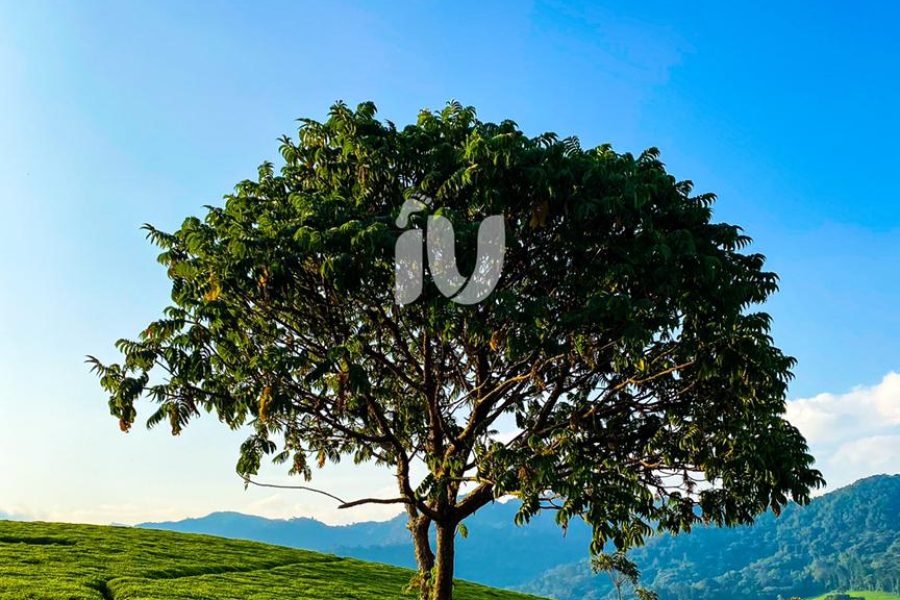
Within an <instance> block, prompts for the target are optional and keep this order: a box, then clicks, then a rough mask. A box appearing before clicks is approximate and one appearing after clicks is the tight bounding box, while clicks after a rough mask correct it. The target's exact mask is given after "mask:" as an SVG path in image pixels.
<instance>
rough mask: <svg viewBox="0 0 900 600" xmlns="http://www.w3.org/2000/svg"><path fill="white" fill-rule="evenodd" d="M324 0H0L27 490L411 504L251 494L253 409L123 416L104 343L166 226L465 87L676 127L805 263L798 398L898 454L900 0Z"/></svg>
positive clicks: (106, 502)
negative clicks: (346, 135) (103, 383)
mask: <svg viewBox="0 0 900 600" xmlns="http://www.w3.org/2000/svg"><path fill="white" fill-rule="evenodd" d="M296 4H297V5H295V3H293V2H284V3H260V4H258V5H257V4H255V3H240V4H238V3H233V4H229V3H224V2H153V3H139V2H124V3H123V2H118V3H112V2H109V3H107V2H89V1H84V2H69V3H64V2H38V1H35V2H14V1H13V0H0V182H2V184H0V218H2V220H0V228H2V230H0V473H3V476H2V477H0V512H5V513H8V514H14V515H19V516H23V517H28V518H44V519H53V520H68V521H89V522H98V523H109V522H124V523H133V522H138V521H142V520H148V519H162V518H175V517H184V516H188V515H201V514H205V513H207V512H210V511H213V510H225V509H229V510H240V511H243V512H251V513H257V514H262V515H267V516H300V515H312V516H317V517H319V518H321V519H323V520H326V521H329V522H347V521H354V520H360V519H367V518H385V517H387V516H390V515H391V514H393V512H394V511H395V509H393V508H390V507H387V508H385V507H382V508H378V507H373V508H370V509H358V510H356V511H355V512H353V513H346V512H344V513H339V512H338V511H337V510H335V508H334V506H333V505H332V504H329V503H328V502H325V501H320V500H319V499H318V498H316V497H310V496H308V495H304V494H302V493H299V492H275V491H273V490H249V491H246V492H245V491H244V490H243V486H242V485H241V483H240V481H239V479H238V478H237V477H236V475H235V474H234V463H235V459H236V456H237V445H238V443H239V441H240V440H241V439H242V435H241V434H240V433H233V432H228V431H224V430H222V429H221V428H220V426H219V425H218V423H217V422H215V421H214V420H212V421H201V422H197V423H195V424H194V425H193V426H192V427H190V428H188V430H187V431H186V432H185V433H184V434H183V435H182V436H181V437H180V438H177V439H175V438H171V437H170V436H169V435H168V432H167V431H165V430H164V429H158V430H153V431H149V432H148V431H145V430H143V429H141V428H137V430H135V431H134V432H132V433H130V434H128V435H127V436H126V435H124V434H121V433H120V432H119V431H118V428H117V427H116V422H115V420H114V419H113V418H111V417H109V416H108V411H107V407H106V402H105V397H104V394H103V393H102V392H101V390H100V389H99V386H98V385H97V382H96V380H95V379H94V377H93V376H92V375H91V374H90V373H89V372H88V369H87V368H86V366H85V365H84V363H83V359H84V355H85V354H88V353H91V354H96V355H98V356H99V357H101V358H102V359H110V358H113V357H114V352H113V347H112V343H113V341H114V340H115V339H117V338H118V337H123V336H132V335H134V334H135V333H136V332H137V331H139V330H140V328H141V327H142V326H143V325H145V324H146V323H147V322H149V321H150V320H151V319H153V318H155V317H156V316H157V315H158V313H159V311H160V309H161V308H162V307H163V306H164V303H165V302H166V299H167V294H168V285H167V280H166V278H165V275H164V273H163V270H162V269H161V268H160V267H159V266H158V265H157V264H156V262H155V256H156V250H155V249H154V248H153V247H151V246H150V245H149V244H148V243H147V242H146V241H145V240H144V238H143V235H142V233H141V232H140V231H139V226H140V225H141V224H142V223H144V222H150V223H153V224H155V225H157V226H159V227H161V228H163V229H167V228H168V229H171V228H174V227H176V226H177V225H178V224H179V223H180V222H181V220H182V219H183V218H184V217H186V216H188V215H192V214H198V213H199V212H200V211H201V206H202V205H204V204H212V203H217V202H219V201H220V200H221V197H222V195H223V194H225V193H227V192H228V191H230V190H231V188H232V187H233V185H234V184H235V183H237V182H238V181H239V180H241V179H244V178H246V177H251V176H254V174H255V170H256V166H257V165H258V164H259V163H260V162H262V161H263V160H273V161H277V159H278V153H277V142H276V138H277V137H278V136H279V135H281V134H283V133H288V134H292V133H294V131H295V127H296V124H295V121H294V120H295V119H296V118H298V117H306V116H310V117H315V118H322V117H324V116H325V114H326V111H327V109H328V106H329V105H330V104H331V103H332V102H333V101H335V100H338V99H343V100H345V101H347V102H348V103H350V104H356V103H357V102H360V101H363V100H368V99H371V100H374V101H375V102H376V104H377V105H378V107H379V109H380V114H381V115H382V116H383V117H384V118H389V119H391V120H393V121H395V122H396V123H398V124H401V125H402V124H405V123H408V122H410V121H412V120H414V119H415V116H416V113H417V112H418V110H419V109H421V108H424V107H429V108H441V107H442V106H443V104H444V103H445V102H446V101H447V100H449V99H458V100H459V101H461V102H463V103H464V104H471V105H474V106H475V107H477V109H478V111H479V115H480V117H481V118H482V119H485V120H499V119H504V118H511V119H513V120H515V121H517V122H518V123H519V125H520V126H521V127H522V128H524V129H525V131H527V132H528V133H531V134H539V133H541V132H544V131H548V130H551V131H556V132H558V133H560V134H562V135H572V134H574V135H578V136H579V137H580V138H581V139H582V143H583V145H585V146H587V145H596V144H600V143H603V142H611V143H612V144H613V145H614V146H615V148H616V149H618V150H620V151H632V152H635V153H637V152H640V151H641V150H642V149H644V148H646V147H648V146H657V147H659V148H660V149H661V150H662V153H663V154H662V156H663V160H664V161H665V162H666V163H667V165H668V166H669V168H670V170H671V171H672V172H673V173H674V174H675V175H676V176H677V177H679V178H681V179H691V180H693V181H694V182H695V185H696V187H695V189H696V190H698V191H712V192H716V193H717V194H718V195H719V197H720V200H719V203H718V204H717V208H716V218H717V219H721V220H727V221H731V222H735V223H738V224H741V225H743V226H745V228H746V229H747V232H748V233H749V234H750V235H751V236H753V237H754V239H755V240H756V243H755V247H754V249H755V250H757V251H760V252H763V253H764V254H766V255H767V256H769V258H770V262H769V266H770V267H771V268H772V269H773V270H775V271H777V272H778V273H780V274H781V276H782V291H781V292H780V294H779V295H778V296H777V298H776V299H774V300H773V301H772V302H771V303H770V305H769V306H768V307H767V309H768V310H769V311H770V312H772V313H773V315H774V316H775V323H776V341H777V343H778V344H779V345H780V346H781V347H782V348H784V349H785V350H786V351H787V352H788V353H790V354H792V355H794V356H796V357H797V358H798V359H799V361H800V362H799V366H798V367H797V369H796V375H797V378H796V380H795V382H794V383H793V385H792V387H791V399H792V402H791V403H790V407H789V411H790V412H789V414H790V418H791V419H792V420H793V421H794V422H795V423H797V424H798V426H800V427H801V429H802V430H803V431H804V433H806V434H807V436H808V437H809V439H810V440H811V442H812V444H813V448H814V450H815V451H816V454H817V456H818V458H819V464H820V467H821V468H822V469H823V470H824V471H825V474H826V476H827V477H828V478H829V480H830V482H831V484H832V486H837V485H841V484H844V483H848V482H849V481H852V480H853V479H855V478H857V477H860V476H864V475H868V474H873V473H879V472H892V473H896V472H898V471H900V375H896V374H894V372H895V371H900V336H898V333H900V311H898V301H900V215H898V212H897V208H898V206H900V184H898V181H900V178H898V169H897V166H896V157H895V156H894V155H895V146H896V144H897V143H898V138H900V116H898V112H897V110H898V109H897V107H898V106H900V45H898V43H897V41H896V23H897V21H898V19H900V5H897V4H895V3H890V2H881V3H877V2H873V3H865V4H864V5H859V6H853V7H851V6H850V5H849V4H846V3H838V2H822V3H815V4H814V3H797V4H796V5H795V6H794V7H793V8H792V7H786V6H783V5H781V3H779V5H777V6H776V3H770V4H769V7H768V8H763V9H760V8H758V7H754V8H746V9H743V8H735V7H730V6H729V7H726V6H722V5H721V4H714V3H712V2H709V3H706V2H697V3H691V4H690V8H684V7H679V8H675V7H672V6H669V5H668V4H669V3H665V2H641V3H628V4H627V6H626V4H625V3H616V4H615V5H614V4H613V3H608V4H607V3H604V4H605V5H601V6H595V5H594V4H595V3H589V2H585V3H584V4H583V5H579V4H574V3H572V4H568V3H554V2H536V3H527V2H522V3H517V4H513V3H511V2H509V3H487V2H455V3H453V4H452V5H451V4H446V5H444V4H439V3H437V2H419V3H415V4H413V3H409V4H404V5H401V4H400V3H393V2H368V3H363V2H360V3H357V4H350V3H340V2H332V3H327V5H326V6H324V7H323V6H317V5H314V4H312V3H302V4H301V3H296ZM323 4H324V3H323ZM146 414H147V411H145V412H144V416H146ZM265 476H266V477H268V478H269V479H270V480H272V481H287V479H286V478H284V477H283V475H282V473H281V472H280V471H278V470H274V469H269V470H268V471H266V472H265ZM316 481H317V483H318V485H320V486H322V487H325V488H328V489H329V490H330V491H333V492H335V493H337V494H338V495H341V496H346V497H350V498H352V497H356V496H361V495H364V494H368V493H377V492H378V491H379V490H382V489H390V488H391V486H392V482H391V479H390V477H389V476H388V475H387V474H385V473H382V472H379V471H376V470H374V469H366V470H364V471H362V472H360V471H358V470H354V469H353V468H352V467H343V466H342V467H338V468H334V467H327V468H326V470H325V471H324V472H322V473H321V475H320V476H319V475H317V480H316Z"/></svg>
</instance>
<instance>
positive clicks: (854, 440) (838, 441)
mask: <svg viewBox="0 0 900 600" xmlns="http://www.w3.org/2000/svg"><path fill="white" fill-rule="evenodd" d="M787 418H788V420H789V421H790V422H791V423H793V424H794V425H795V426H796V427H797V428H798V429H799V430H800V431H801V432H802V433H803V435H804V436H806V439H807V441H808V442H809V443H810V447H811V449H812V452H813V455H814V456H815V457H816V458H817V466H818V468H820V469H821V470H822V472H823V473H824V475H825V478H826V480H827V481H828V487H829V488H830V489H834V488H836V487H840V486H842V485H846V484H848V483H852V482H853V481H855V480H857V479H859V478H861V477H866V476H868V475H875V474H879V473H897V472H900V374H898V373H895V372H893V371H892V372H890V373H888V374H887V375H885V376H884V378H883V379H882V380H881V382H880V383H878V384H877V385H873V386H858V387H856V388H854V389H853V390H851V391H849V392H846V393H843V394H832V393H823V394H818V395H817V396H813V397H811V398H800V399H797V400H793V401H791V402H788V406H787Z"/></svg>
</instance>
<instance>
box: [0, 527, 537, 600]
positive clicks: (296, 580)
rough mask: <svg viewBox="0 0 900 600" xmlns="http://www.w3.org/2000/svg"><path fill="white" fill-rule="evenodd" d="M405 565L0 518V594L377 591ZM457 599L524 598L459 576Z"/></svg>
mask: <svg viewBox="0 0 900 600" xmlns="http://www.w3.org/2000/svg"><path fill="white" fill-rule="evenodd" d="M411 576H412V573H411V572H410V571H407V570H404V569H398V568H395V567H389V566H385V565H379V564H374V563H366V562H362V561H358V560H353V559H346V558H339V557H336V556H331V555H327V554H319V553H316V552H307V551H304V550H295V549H291V548H283V547H280V546H269V545H266V544H258V543H255V542H244V541H237V540H226V539H222V538H216V537H211V536H204V535H188V534H181V533H171V532H166V531H153V530H145V529H130V528H125V527H98V526H93V525H66V524H60V523H19V522H10V521H0V600H287V599H290V600H332V599H351V598H352V599H355V600H380V599H383V598H413V597H414V596H413V595H410V594H404V593H403V588H404V587H405V586H406V585H407V584H408V583H409V580H410V577H411ZM454 596H455V597H458V598H460V599H461V600H526V599H527V598H533V596H524V595H521V594H515V593H512V592H506V591H500V590H494V589H490V588H486V587H483V586H479V585H475V584H471V583H466V582H460V583H459V584H458V585H457V588H456V593H455V594H454Z"/></svg>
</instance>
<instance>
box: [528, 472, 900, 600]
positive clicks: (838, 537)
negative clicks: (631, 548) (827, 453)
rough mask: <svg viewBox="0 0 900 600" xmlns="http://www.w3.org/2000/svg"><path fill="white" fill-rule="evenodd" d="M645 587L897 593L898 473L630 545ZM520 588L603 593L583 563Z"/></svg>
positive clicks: (770, 595)
mask: <svg viewBox="0 0 900 600" xmlns="http://www.w3.org/2000/svg"><path fill="white" fill-rule="evenodd" d="M633 558H634V560H635V561H636V562H637V563H638V564H639V565H640V567H641V569H642V572H643V574H644V584H645V585H647V586H648V587H650V588H652V589H654V590H655V591H657V592H658V593H659V594H660V598H661V599H663V600H667V599H671V600H704V599H709V600H712V599H713V598H716V599H721V598H731V599H748V600H749V599H766V600H775V599H776V598H778V597H779V596H782V597H784V598H788V597H791V596H800V597H809V596H815V595H818V594H820V593H823V592H825V591H829V590H835V589H868V590H883V591H892V592H900V475H894V476H877V477H870V478H868V479H863V480H860V481H857V482H856V483H854V484H853V485H851V486H848V487H845V488H842V489H839V490H837V491H835V492H832V493H830V494H827V495H825V496H823V497H821V498H817V499H815V500H814V501H813V502H812V503H811V504H810V505H809V506H806V507H799V506H796V505H794V506H790V507H789V508H788V509H787V510H786V511H785V512H784V513H783V514H782V515H781V517H779V518H775V517H774V516H773V515H771V514H768V515H765V516H764V517H763V518H761V519H760V520H759V521H758V522H757V524H756V525H754V526H752V527H738V528H734V529H718V528H700V529H696V530H695V531H693V532H692V533H691V534H690V535H682V536H677V537H671V536H661V537H659V538H655V539H653V540H651V542H650V544H648V545H647V546H646V547H644V548H642V549H640V550H638V551H635V552H634V554H633ZM522 589H528V590H531V591H532V592H537V591H540V592H542V593H543V594H545V595H551V596H555V597H557V598H565V599H571V600H575V599H580V598H583V599H585V600H596V599H600V598H606V597H607V595H608V592H609V586H608V584H607V582H606V581H604V580H603V579H601V578H600V577H598V576H595V575H591V574H590V572H589V570H588V569H587V565H586V564H585V563H579V564H572V565H566V566H563V567H558V568H556V569H553V570H551V571H548V572H546V573H544V574H543V575H542V576H541V577H539V578H538V579H537V580H535V581H532V582H530V583H528V584H526V585H525V586H522Z"/></svg>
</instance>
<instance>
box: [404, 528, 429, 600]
mask: <svg viewBox="0 0 900 600" xmlns="http://www.w3.org/2000/svg"><path fill="white" fill-rule="evenodd" d="M407 527H408V528H409V531H410V533H411V534H412V540H413V549H414V550H415V553H416V565H418V567H419V574H418V581H417V583H418V588H419V597H420V598H422V600H427V599H428V598H429V597H430V594H431V574H432V570H433V569H434V552H432V551H431V540H429V539H428V530H429V529H431V519H429V518H428V517H420V516H418V515H417V514H415V512H413V511H410V514H409V523H408V524H407Z"/></svg>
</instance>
